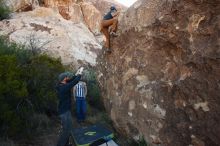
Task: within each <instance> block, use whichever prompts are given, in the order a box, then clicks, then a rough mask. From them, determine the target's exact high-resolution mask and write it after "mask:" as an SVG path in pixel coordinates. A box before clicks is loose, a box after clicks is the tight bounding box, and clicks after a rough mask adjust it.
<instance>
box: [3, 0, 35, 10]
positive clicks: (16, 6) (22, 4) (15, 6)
mask: <svg viewBox="0 0 220 146" xmlns="http://www.w3.org/2000/svg"><path fill="white" fill-rule="evenodd" d="M3 1H4V3H5V4H6V5H7V6H8V7H9V8H10V9H11V10H12V11H13V12H20V11H31V10H33V9H34V8H36V7H38V6H39V2H38V0H3Z"/></svg>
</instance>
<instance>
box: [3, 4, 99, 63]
mask: <svg viewBox="0 0 220 146" xmlns="http://www.w3.org/2000/svg"><path fill="white" fill-rule="evenodd" d="M0 34H1V35H7V36H8V37H9V39H10V40H11V41H15V42H17V43H19V44H24V45H26V46H28V48H31V49H34V50H40V51H41V52H44V53H47V54H49V55H51V56H53V57H57V58H58V57H60V58H61V60H62V62H63V64H65V65H73V66H77V65H80V64H90V65H92V66H94V65H96V58H97V53H98V52H99V51H100V50H101V46H100V45H99V43H98V42H97V41H96V39H95V37H94V36H93V34H92V33H91V32H90V31H89V30H88V28H87V27H86V26H85V25H84V24H83V23H77V24H75V23H73V22H71V21H68V20H65V19H63V18H62V17H61V15H59V13H57V12H56V11H54V10H53V9H51V8H43V7H39V8H36V9H35V10H34V11H30V12H22V13H15V14H14V15H13V16H12V18H11V19H9V20H4V21H0Z"/></svg>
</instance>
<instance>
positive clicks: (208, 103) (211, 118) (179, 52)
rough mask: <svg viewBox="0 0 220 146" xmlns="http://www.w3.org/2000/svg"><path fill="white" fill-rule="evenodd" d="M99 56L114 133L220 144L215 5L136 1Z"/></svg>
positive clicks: (195, 145) (173, 143)
mask: <svg viewBox="0 0 220 146" xmlns="http://www.w3.org/2000/svg"><path fill="white" fill-rule="evenodd" d="M119 24H120V26H119V30H120V32H119V34H120V35H119V37H117V38H113V39H112V40H111V43H112V49H113V51H112V53H111V54H103V55H102V56H101V58H100V60H99V65H98V70H99V75H98V79H99V83H100V86H101V88H102V91H103V97H104V103H105V107H106V109H107V111H108V112H109V113H110V115H111V118H112V119H113V121H114V124H115V126H116V127H117V128H116V129H118V130H119V131H120V132H122V133H127V134H128V135H130V136H133V138H134V139H138V138H140V137H142V136H143V137H144V138H145V140H146V141H147V142H149V143H150V145H156V144H159V143H160V144H161V145H162V146H219V145H220V135H219V133H220V116H219V115H220V94H219V91H220V75H219V73H220V46H219V45H220V39H219V38H220V34H219V32H220V2H219V1H218V0H204V1H197V0H191V1H182V0H170V1H167V0H139V1H137V2H136V3H135V4H134V5H133V6H132V7H130V8H129V9H128V10H127V12H126V13H125V15H124V16H123V18H122V19H121V21H120V22H119Z"/></svg>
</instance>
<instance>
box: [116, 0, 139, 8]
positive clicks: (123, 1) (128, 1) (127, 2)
mask: <svg viewBox="0 0 220 146" xmlns="http://www.w3.org/2000/svg"><path fill="white" fill-rule="evenodd" d="M117 1H118V2H119V3H121V4H124V5H125V6H127V7H130V6H131V5H132V4H133V3H134V2H136V1H137V0H117Z"/></svg>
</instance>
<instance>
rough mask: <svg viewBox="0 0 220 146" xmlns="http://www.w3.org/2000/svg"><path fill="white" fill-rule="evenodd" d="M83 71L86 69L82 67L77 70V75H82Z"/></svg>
mask: <svg viewBox="0 0 220 146" xmlns="http://www.w3.org/2000/svg"><path fill="white" fill-rule="evenodd" d="M83 70H84V67H80V68H79V69H78V70H77V72H76V74H75V75H82V73H83Z"/></svg>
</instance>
